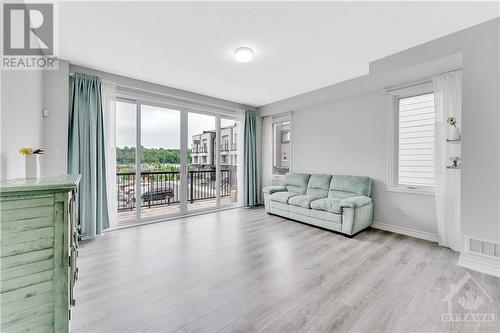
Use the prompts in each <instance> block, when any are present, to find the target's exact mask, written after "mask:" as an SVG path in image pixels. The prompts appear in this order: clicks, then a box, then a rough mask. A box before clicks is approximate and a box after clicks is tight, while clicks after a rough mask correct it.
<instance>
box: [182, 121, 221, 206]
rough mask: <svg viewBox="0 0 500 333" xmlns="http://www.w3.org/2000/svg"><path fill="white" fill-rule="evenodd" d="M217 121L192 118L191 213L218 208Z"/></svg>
mask: <svg viewBox="0 0 500 333" xmlns="http://www.w3.org/2000/svg"><path fill="white" fill-rule="evenodd" d="M216 134H217V133H216V117H215V116H212V115H206V114H200V113H193V112H189V114H188V131H187V136H188V138H187V139H188V143H189V153H188V169H187V170H188V174H187V191H188V193H187V194H188V197H187V210H188V211H192V210H196V209H207V208H214V207H216V206H217V188H216V182H217V179H216V178H217V174H216V171H217V159H216V152H217V147H216V139H215V138H216Z"/></svg>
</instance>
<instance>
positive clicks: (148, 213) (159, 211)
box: [115, 197, 238, 227]
mask: <svg viewBox="0 0 500 333" xmlns="http://www.w3.org/2000/svg"><path fill="white" fill-rule="evenodd" d="M237 204H238V203H237V202H231V201H230V199H229V197H223V198H221V199H220V205H221V208H223V207H227V206H232V205H237ZM215 205H216V201H215V198H213V199H205V200H196V201H195V202H194V203H192V204H191V203H188V212H191V211H195V210H203V209H208V208H215ZM179 207H180V204H171V205H161V206H153V207H142V211H141V218H142V219H144V220H149V219H153V218H155V217H158V218H159V217H163V216H167V215H172V214H176V213H179ZM135 217H136V211H135V210H123V211H119V212H118V213H117V225H115V226H118V227H121V226H125V225H131V224H134V223H136V222H135V220H134V219H135Z"/></svg>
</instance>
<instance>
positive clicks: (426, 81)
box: [382, 68, 462, 92]
mask: <svg viewBox="0 0 500 333" xmlns="http://www.w3.org/2000/svg"><path fill="white" fill-rule="evenodd" d="M458 70H462V68H456V69H452V70H449V71H446V72H442V73H439V74H434V75H432V77H434V76H436V75H442V74H446V73H451V72H455V71H458ZM431 82H432V78H431V79H425V80H420V81H413V82H409V83H405V84H401V85H398V86H393V87H387V88H384V89H382V91H383V92H391V91H394V90H399V89H404V88H411V87H415V86H418V85H421V84H427V83H431Z"/></svg>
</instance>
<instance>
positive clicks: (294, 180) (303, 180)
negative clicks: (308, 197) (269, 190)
mask: <svg viewBox="0 0 500 333" xmlns="http://www.w3.org/2000/svg"><path fill="white" fill-rule="evenodd" d="M310 176H311V175H310V174H308V173H289V174H287V175H286V176H285V179H284V180H283V186H285V187H286V188H287V191H289V192H295V193H298V194H306V187H307V183H308V181H309V177H310Z"/></svg>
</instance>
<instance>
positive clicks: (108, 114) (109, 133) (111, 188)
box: [101, 82, 117, 227]
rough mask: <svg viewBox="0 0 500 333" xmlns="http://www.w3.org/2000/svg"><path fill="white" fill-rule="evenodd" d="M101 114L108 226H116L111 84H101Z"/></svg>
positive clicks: (112, 85) (114, 124) (114, 129)
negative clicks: (104, 150) (104, 147)
mask: <svg viewBox="0 0 500 333" xmlns="http://www.w3.org/2000/svg"><path fill="white" fill-rule="evenodd" d="M101 95H102V112H103V118H104V144H105V146H106V162H107V165H106V191H107V195H108V211H109V226H110V227H114V226H116V209H117V207H116V202H117V198H116V109H115V101H114V98H115V96H116V87H115V85H114V84H113V83H109V82H102V85H101Z"/></svg>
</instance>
